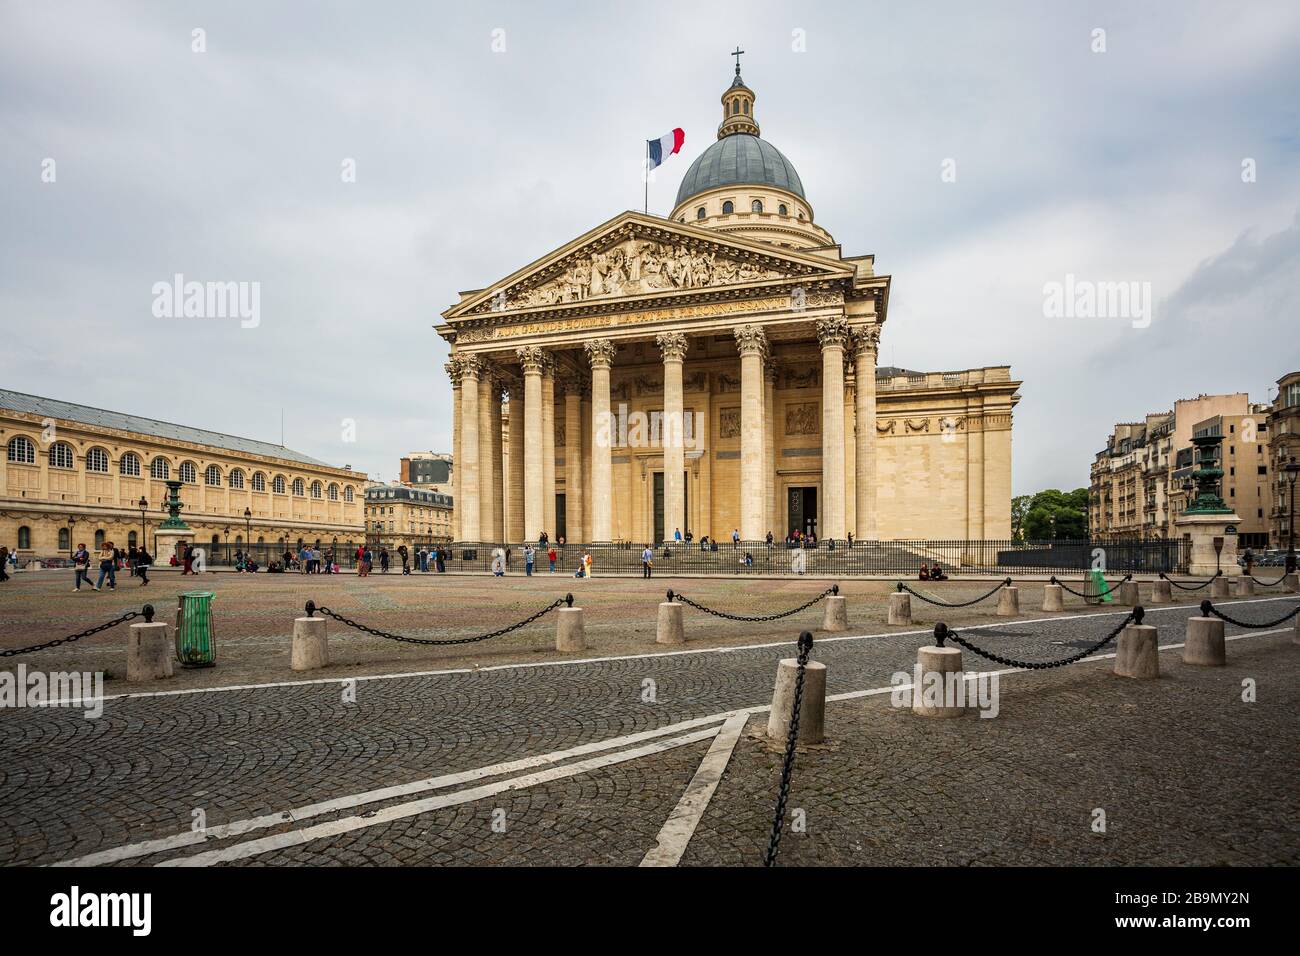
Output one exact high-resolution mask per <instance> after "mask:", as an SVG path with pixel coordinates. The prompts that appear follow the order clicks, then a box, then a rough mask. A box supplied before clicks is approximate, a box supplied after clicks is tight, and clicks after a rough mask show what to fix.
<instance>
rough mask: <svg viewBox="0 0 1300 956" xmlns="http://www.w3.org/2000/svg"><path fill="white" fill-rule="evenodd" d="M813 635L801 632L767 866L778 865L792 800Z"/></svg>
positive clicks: (766, 860) (764, 863) (766, 859)
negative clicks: (791, 787) (777, 853)
mask: <svg viewBox="0 0 1300 956" xmlns="http://www.w3.org/2000/svg"><path fill="white" fill-rule="evenodd" d="M812 644H813V640H812V634H810V633H808V632H807V631H804V632H803V633H802V634H800V635H799V656H798V658H796V663H798V665H799V673H798V674H797V675H796V676H795V679H794V704H793V706H791V708H790V732H789V734H787V735H786V738H785V761H784V762H783V763H782V764H781V787H780V789H779V790H778V791H777V794H776V813H775V815H774V816H773V817H772V835H771V837H770V838H769V839H768V841H767V853H766V854H765V855H764V856H763V865H764V866H776V852H777V849H778V848H779V847H780V846H781V829H782V827H783V826H784V825H785V804H786V801H787V800H789V799H790V776H791V774H792V773H794V754H795V750H797V749H798V745H799V710H800V708H802V707H803V676H804V673H805V672H806V671H807V670H808V655H809V654H810V653H812Z"/></svg>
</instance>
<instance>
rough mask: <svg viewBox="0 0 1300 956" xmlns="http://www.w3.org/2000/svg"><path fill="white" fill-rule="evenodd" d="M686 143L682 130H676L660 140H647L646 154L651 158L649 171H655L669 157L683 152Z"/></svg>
mask: <svg viewBox="0 0 1300 956" xmlns="http://www.w3.org/2000/svg"><path fill="white" fill-rule="evenodd" d="M684 142H686V134H685V133H683V132H682V131H681V130H680V129H675V130H673V131H672V132H671V133H669V134H668V135H667V136H660V137H659V138H658V139H648V140H646V153H647V155H648V156H649V158H650V165H649V166H648V167H647V169H654V168H655V167H656V166H658V165H660V164H661V163H662V162H663V161H664V160H665V159H667V158H668V157H669V156H672V155H673V154H674V153H676V152H678V151H679V150H681V148H682V143H684Z"/></svg>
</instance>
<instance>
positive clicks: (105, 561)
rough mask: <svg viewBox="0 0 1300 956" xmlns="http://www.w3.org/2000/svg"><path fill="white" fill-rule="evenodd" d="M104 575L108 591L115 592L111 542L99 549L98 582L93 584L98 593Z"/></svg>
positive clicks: (115, 580) (115, 584)
mask: <svg viewBox="0 0 1300 956" xmlns="http://www.w3.org/2000/svg"><path fill="white" fill-rule="evenodd" d="M187 563H188V562H187ZM105 575H108V589H109V590H110V591H116V590H117V572H116V570H115V569H114V568H113V542H112V541H105V542H104V546H103V547H102V548H100V549H99V580H98V581H97V582H96V583H95V590H96V591H98V590H99V587H100V585H102V584H103V583H104V576H105Z"/></svg>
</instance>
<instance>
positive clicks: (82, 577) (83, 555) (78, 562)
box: [72, 544, 97, 591]
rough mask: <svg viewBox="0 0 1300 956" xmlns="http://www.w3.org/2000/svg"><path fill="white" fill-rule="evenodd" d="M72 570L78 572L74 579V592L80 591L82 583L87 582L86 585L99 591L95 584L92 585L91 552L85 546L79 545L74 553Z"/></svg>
mask: <svg viewBox="0 0 1300 956" xmlns="http://www.w3.org/2000/svg"><path fill="white" fill-rule="evenodd" d="M72 570H73V571H75V572H76V576H75V577H74V579H73V586H72V590H74V591H80V590H81V582H82V581H85V582H86V584H88V585H90V589H91V590H92V591H93V590H97V588H96V587H95V586H94V585H93V584H90V552H89V551H87V550H86V546H85V545H84V544H79V545H77V550H76V551H75V552H73V555H72Z"/></svg>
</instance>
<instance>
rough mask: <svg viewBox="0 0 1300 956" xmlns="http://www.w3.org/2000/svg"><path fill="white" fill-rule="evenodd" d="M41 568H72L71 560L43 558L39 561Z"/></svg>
mask: <svg viewBox="0 0 1300 956" xmlns="http://www.w3.org/2000/svg"><path fill="white" fill-rule="evenodd" d="M41 567H43V568H70V567H72V559H71V558H45V559H43V560H42V561H41Z"/></svg>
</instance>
